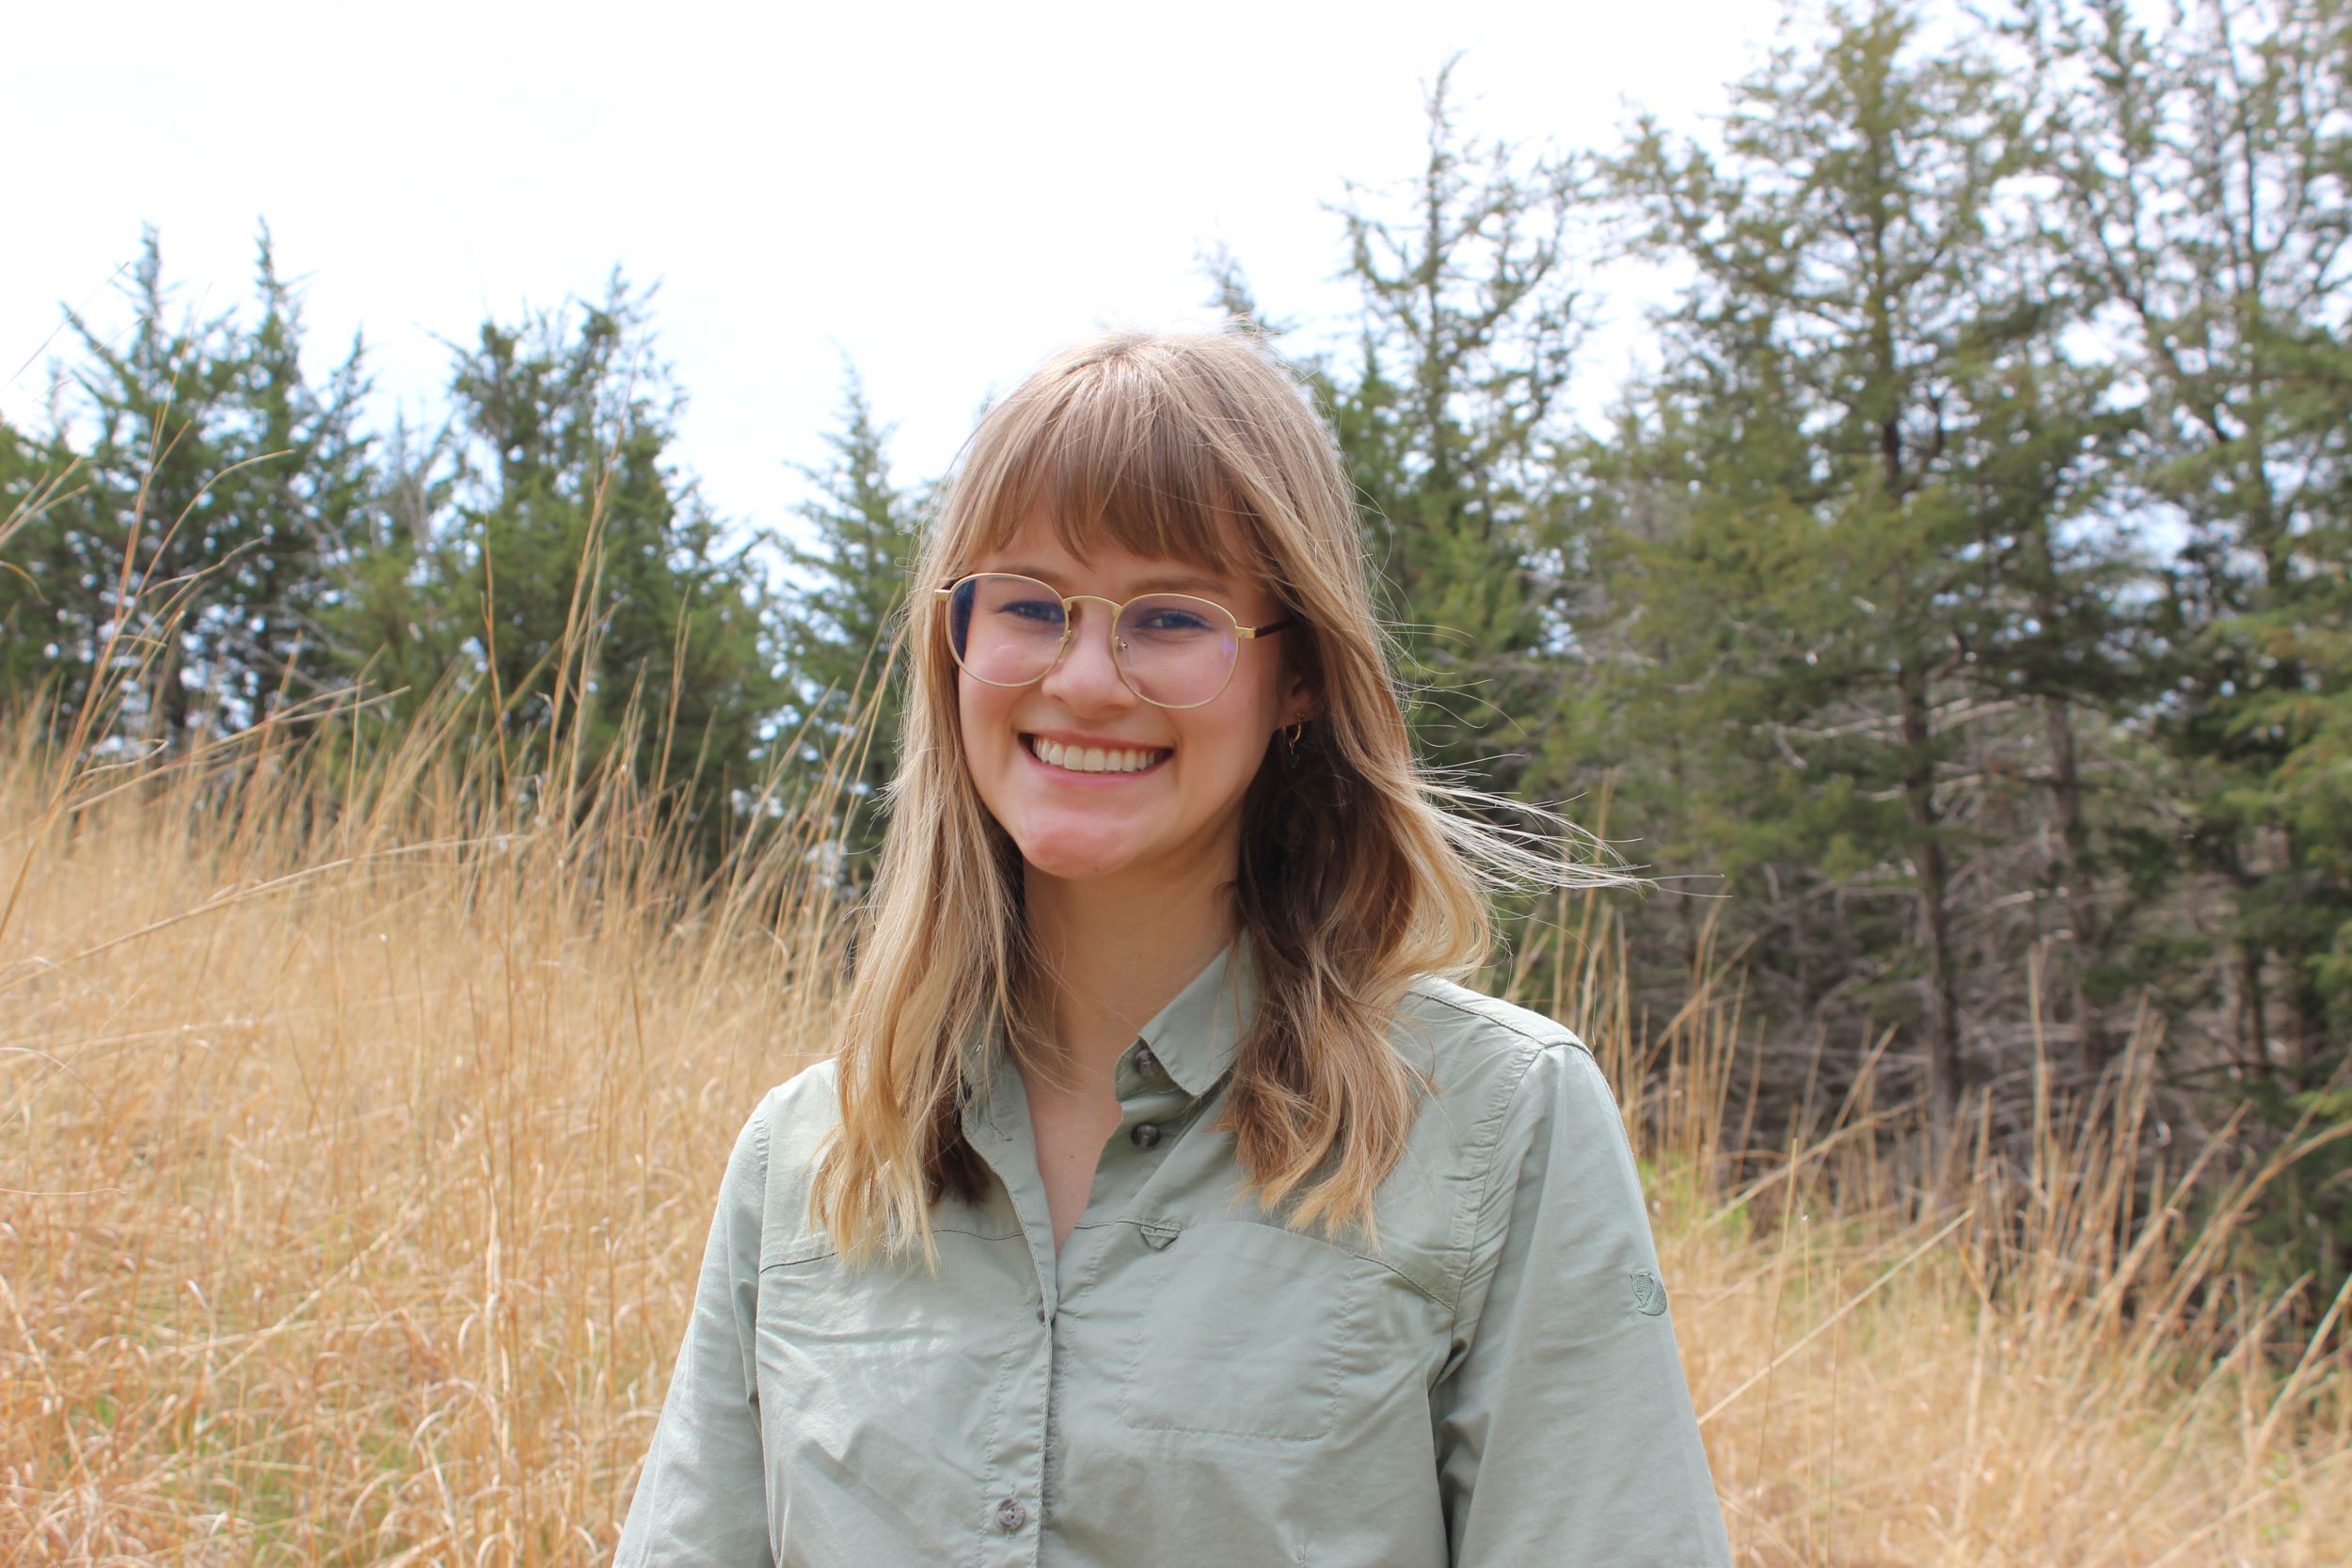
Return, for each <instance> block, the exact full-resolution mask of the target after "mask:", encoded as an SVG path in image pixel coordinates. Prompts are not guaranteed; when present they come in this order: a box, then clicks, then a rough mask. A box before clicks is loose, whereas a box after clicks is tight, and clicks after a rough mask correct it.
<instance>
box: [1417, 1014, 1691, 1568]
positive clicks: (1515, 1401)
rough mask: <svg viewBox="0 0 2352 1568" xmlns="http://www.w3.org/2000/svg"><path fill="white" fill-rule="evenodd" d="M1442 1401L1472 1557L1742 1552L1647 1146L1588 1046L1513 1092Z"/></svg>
mask: <svg viewBox="0 0 2352 1568" xmlns="http://www.w3.org/2000/svg"><path fill="white" fill-rule="evenodd" d="M1433 1418H1434V1421H1435V1425H1436V1437H1437V1452H1438V1493H1439V1497H1440V1499H1441V1501H1442V1503H1443V1506H1444V1509H1445V1516H1446V1529H1447V1539H1448V1544H1449V1546H1450V1547H1451V1560H1452V1561H1453V1563H1454V1565H1455V1568H1504V1565H1505V1564H1518V1563H1529V1562H1549V1563H1560V1564H1564V1565H1567V1564H1574V1565H1584V1564H1590V1565H1593V1568H1728V1564H1729V1563H1730V1561H1731V1548H1730V1545H1729V1544H1728V1542H1727V1541H1726V1539H1725V1537H1724V1522H1723V1513H1722V1509H1721V1506H1720V1505H1719V1504H1718V1502H1717V1501H1716V1497H1715V1487H1714V1482H1713V1480H1712V1478H1711V1477H1710V1475H1709V1474H1708V1465H1707V1450H1706V1449H1705V1448H1704V1447H1703V1446H1702V1445H1701V1443H1700V1442H1699V1430H1698V1421H1697V1418H1696V1417H1695V1416H1694V1415H1693V1414H1692V1408H1691V1395H1690V1389H1689V1387H1688V1386H1687V1385H1686V1384H1685V1383H1684V1381H1683V1377H1682V1361H1681V1357H1680V1355H1679V1354H1678V1353H1677V1351H1676V1349H1675V1338H1674V1325H1673V1320H1672V1319H1671V1318H1669V1317H1668V1316H1667V1312H1666V1295H1665V1286H1664V1283H1663V1281H1662V1280H1661V1277H1660V1275H1659V1272H1658V1255H1657V1252H1656V1250H1655V1247H1654V1245H1653V1243H1652V1241H1651V1237H1650V1228H1649V1218H1648V1215H1647V1213H1646V1212H1645V1210H1644V1207H1643V1202H1642V1188H1641V1180H1640V1178H1639V1176H1638V1174H1637V1173H1636V1171H1635V1169H1634V1164H1633V1154H1632V1150H1631V1148H1630V1147H1629V1145H1628V1144H1627V1142H1626V1136H1625V1125H1624V1123H1623V1122H1622V1121H1621V1120H1620V1119H1619V1117H1618V1113H1617V1107H1616V1101H1615V1097H1614V1096H1613V1094H1612V1093H1611V1092H1610V1089H1609V1083H1608V1080H1607V1079H1606V1078H1604V1077H1603V1076H1602V1075H1601V1071H1600V1069H1599V1068H1598V1067H1597V1065H1596V1064H1595V1063H1594V1061H1593V1059H1592V1057H1591V1055H1590V1054H1589V1053H1587V1052H1586V1051H1585V1050H1584V1049H1583V1048H1582V1047H1581V1046H1580V1045H1577V1044H1574V1043H1572V1042H1566V1041H1562V1042H1557V1043H1554V1044H1552V1045H1550V1046H1548V1047H1547V1048H1546V1049H1544V1050H1543V1051H1542V1052H1541V1053H1539V1054H1538V1055H1536V1056H1535V1058H1534V1060H1533V1061H1532V1062H1531V1063H1530V1065H1529V1067H1528V1070H1527V1072H1526V1075H1525V1076H1524V1077H1523V1078H1522V1079H1521V1080H1520V1081H1519V1085H1518V1088H1517V1089H1516V1090H1515V1091H1514V1092H1513V1094H1512V1096H1511V1099H1510V1100H1509V1101H1508V1102H1507V1104H1506V1105H1505V1107H1504V1109H1503V1112H1502V1129H1501V1134H1500V1137H1499V1138H1498V1140H1497V1145H1496V1153H1495V1164H1494V1167H1493V1170H1492V1173H1491V1175H1490V1177H1489V1180H1488V1181H1487V1184H1486V1191H1485V1195H1484V1201H1483V1202H1482V1204H1481V1208H1480V1212H1479V1214H1478V1218H1477V1224H1476V1226H1475V1227H1474V1230H1473V1243H1472V1252H1471V1262H1470V1269H1469V1271H1468V1275H1467V1277H1466V1279H1465V1282H1464V1286H1463V1291H1462V1297H1461V1301H1460V1306H1459V1309H1458V1313H1457V1317H1456V1323H1455V1329H1454V1339H1453V1343H1452V1347H1451V1354H1450V1357H1449V1360H1448V1363H1447V1366H1446V1370H1444V1371H1443V1372H1442V1373H1441V1374H1440V1377H1439V1380H1438V1386H1437V1388H1436V1389H1435V1390H1434V1394H1433Z"/></svg>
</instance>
